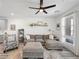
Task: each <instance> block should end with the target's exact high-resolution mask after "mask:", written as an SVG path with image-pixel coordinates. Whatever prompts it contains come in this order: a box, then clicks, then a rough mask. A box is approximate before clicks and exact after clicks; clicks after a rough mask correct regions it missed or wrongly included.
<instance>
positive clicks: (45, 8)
mask: <svg viewBox="0 0 79 59" xmlns="http://www.w3.org/2000/svg"><path fill="white" fill-rule="evenodd" d="M55 6H56V5H50V6H47V7H42V9H48V8H52V7H55Z"/></svg>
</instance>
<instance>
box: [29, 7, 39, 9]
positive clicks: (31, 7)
mask: <svg viewBox="0 0 79 59" xmlns="http://www.w3.org/2000/svg"><path fill="white" fill-rule="evenodd" d="M29 8H31V9H40V8H35V7H29Z"/></svg>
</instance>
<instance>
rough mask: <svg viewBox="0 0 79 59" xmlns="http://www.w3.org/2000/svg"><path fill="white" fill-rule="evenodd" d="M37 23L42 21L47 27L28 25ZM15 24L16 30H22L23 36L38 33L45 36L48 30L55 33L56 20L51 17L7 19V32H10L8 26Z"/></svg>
mask: <svg viewBox="0 0 79 59" xmlns="http://www.w3.org/2000/svg"><path fill="white" fill-rule="evenodd" d="M37 21H43V22H47V23H48V27H30V26H29V24H30V23H33V22H37ZM11 24H15V25H16V30H17V29H21V28H24V29H25V34H28V33H38V34H39V33H40V34H45V33H47V32H48V29H52V30H53V31H54V32H56V24H57V19H56V18H52V17H31V18H30V17H26V18H20V19H19V18H8V30H10V25H11Z"/></svg>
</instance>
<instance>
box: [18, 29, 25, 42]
mask: <svg viewBox="0 0 79 59" xmlns="http://www.w3.org/2000/svg"><path fill="white" fill-rule="evenodd" d="M18 39H19V42H21V43H23V42H24V29H18Z"/></svg>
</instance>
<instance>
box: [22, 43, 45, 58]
mask: <svg viewBox="0 0 79 59" xmlns="http://www.w3.org/2000/svg"><path fill="white" fill-rule="evenodd" d="M43 54H44V48H43V46H42V45H41V43H40V42H27V44H26V45H25V46H24V48H23V59H29V58H37V59H44V56H43Z"/></svg>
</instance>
